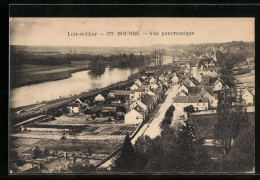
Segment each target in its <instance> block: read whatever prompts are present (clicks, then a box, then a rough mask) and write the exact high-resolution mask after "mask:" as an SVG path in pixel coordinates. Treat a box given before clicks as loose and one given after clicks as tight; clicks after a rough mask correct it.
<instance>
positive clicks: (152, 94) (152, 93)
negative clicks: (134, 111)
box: [147, 91, 156, 96]
mask: <svg viewBox="0 0 260 180" xmlns="http://www.w3.org/2000/svg"><path fill="white" fill-rule="evenodd" d="M147 94H148V95H150V96H155V95H156V94H155V93H154V92H152V91H148V92H147Z"/></svg>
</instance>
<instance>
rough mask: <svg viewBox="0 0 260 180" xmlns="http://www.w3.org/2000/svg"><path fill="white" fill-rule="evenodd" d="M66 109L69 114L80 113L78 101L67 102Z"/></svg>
mask: <svg viewBox="0 0 260 180" xmlns="http://www.w3.org/2000/svg"><path fill="white" fill-rule="evenodd" d="M67 109H68V111H69V112H70V113H71V114H76V113H80V111H81V104H80V103H70V104H68V106H67Z"/></svg>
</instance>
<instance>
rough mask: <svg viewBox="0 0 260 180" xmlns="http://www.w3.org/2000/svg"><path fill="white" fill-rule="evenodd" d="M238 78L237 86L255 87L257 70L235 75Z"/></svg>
mask: <svg viewBox="0 0 260 180" xmlns="http://www.w3.org/2000/svg"><path fill="white" fill-rule="evenodd" d="M235 78H236V80H237V86H240V87H249V88H255V72H254V70H253V71H251V72H250V73H246V74H243V75H238V76H235Z"/></svg>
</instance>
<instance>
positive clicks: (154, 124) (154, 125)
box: [99, 85, 179, 168]
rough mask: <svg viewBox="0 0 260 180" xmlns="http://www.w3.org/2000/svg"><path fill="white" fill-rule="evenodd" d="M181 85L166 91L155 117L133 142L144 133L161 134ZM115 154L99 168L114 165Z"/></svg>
mask: <svg viewBox="0 0 260 180" xmlns="http://www.w3.org/2000/svg"><path fill="white" fill-rule="evenodd" d="M178 89H179V86H178V85H174V86H172V87H171V88H170V89H169V90H167V91H166V93H165V94H166V95H167V97H166V98H165V101H164V102H163V103H162V105H161V107H160V108H159V110H158V111H157V112H156V114H155V116H154V119H152V120H151V121H150V122H149V123H146V124H144V125H143V127H142V128H141V129H140V130H139V131H138V133H137V134H136V135H135V137H134V138H133V139H132V140H131V142H132V144H135V142H136V140H137V139H138V138H139V137H140V136H143V135H147V136H149V137H151V138H155V137H156V136H158V135H160V134H161V128H160V124H161V122H162V120H163V118H164V115H165V112H166V111H167V109H168V108H169V107H170V106H171V105H172V99H173V98H174V97H175V96H176V94H177V93H178ZM114 159H115V156H114V157H112V158H111V159H109V160H108V161H106V162H105V163H104V164H102V165H101V166H100V167H99V168H109V166H110V165H112V163H113V161H114Z"/></svg>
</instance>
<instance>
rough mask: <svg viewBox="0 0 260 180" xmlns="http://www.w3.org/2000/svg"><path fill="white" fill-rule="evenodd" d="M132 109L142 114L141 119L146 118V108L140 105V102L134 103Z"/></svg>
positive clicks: (142, 104)
mask: <svg viewBox="0 0 260 180" xmlns="http://www.w3.org/2000/svg"><path fill="white" fill-rule="evenodd" d="M134 109H135V110H136V111H137V112H139V113H140V114H142V116H143V119H144V120H145V119H146V117H147V116H148V108H147V106H146V105H145V104H144V103H142V102H141V101H139V100H138V101H136V106H135V107H134Z"/></svg>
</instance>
